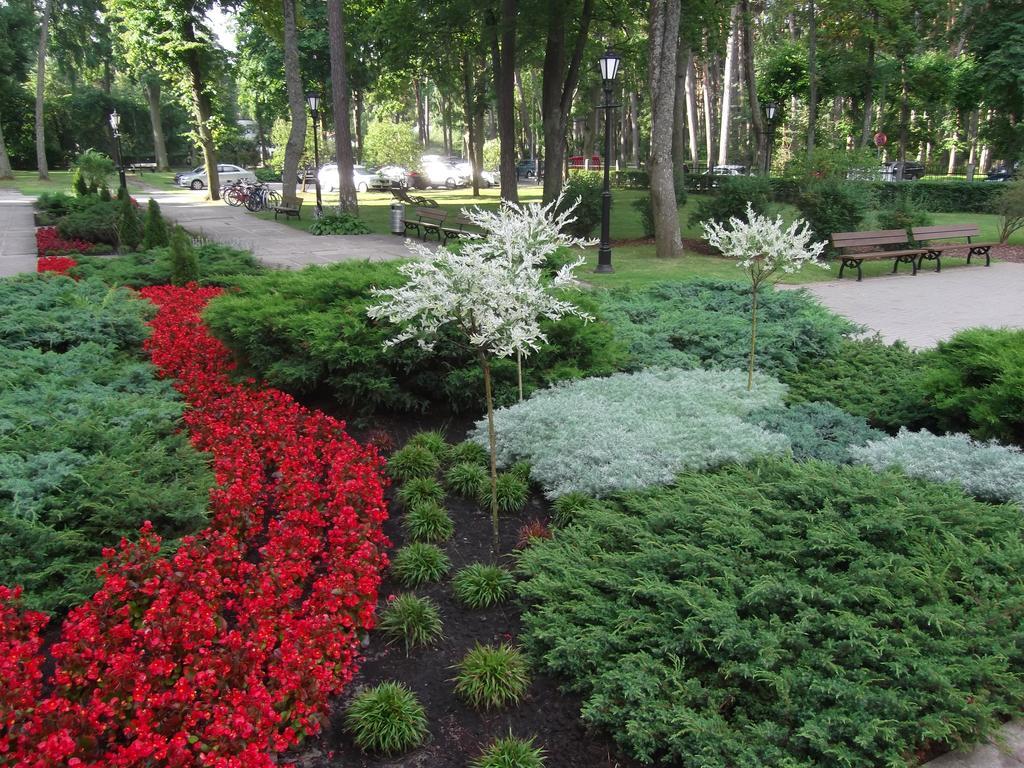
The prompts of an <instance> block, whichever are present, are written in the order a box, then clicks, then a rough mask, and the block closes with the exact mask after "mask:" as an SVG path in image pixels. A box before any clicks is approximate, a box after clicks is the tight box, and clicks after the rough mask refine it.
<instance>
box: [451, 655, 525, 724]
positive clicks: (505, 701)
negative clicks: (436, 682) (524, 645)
mask: <svg viewBox="0 0 1024 768" xmlns="http://www.w3.org/2000/svg"><path fill="white" fill-rule="evenodd" d="M456 668H457V669H458V675H457V676H456V678H455V693H457V694H458V695H459V696H460V697H461V698H462V699H463V700H465V701H466V703H467V704H469V705H470V706H471V707H473V708H474V709H481V710H486V711H490V710H492V709H502V708H503V707H506V706H508V705H510V704H518V703H519V701H520V700H521V699H522V698H523V696H524V695H525V694H526V689H527V688H528V687H529V686H530V675H529V673H528V672H527V668H526V658H525V657H524V656H523V654H522V653H521V652H520V650H519V649H518V648H514V647H513V646H511V645H508V644H507V643H502V644H501V645H480V644H479V643H478V644H477V645H476V647H474V648H473V649H472V650H470V651H469V652H468V653H466V655H465V656H464V657H463V659H462V661H460V662H459V663H458V665H457V667H456Z"/></svg>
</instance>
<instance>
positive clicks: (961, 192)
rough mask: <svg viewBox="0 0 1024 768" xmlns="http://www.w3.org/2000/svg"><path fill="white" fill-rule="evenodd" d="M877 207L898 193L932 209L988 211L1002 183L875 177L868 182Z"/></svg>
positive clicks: (946, 211)
mask: <svg viewBox="0 0 1024 768" xmlns="http://www.w3.org/2000/svg"><path fill="white" fill-rule="evenodd" d="M867 186H868V188H869V189H870V191H871V192H872V193H873V195H874V197H875V201H876V203H877V205H878V207H879V208H881V209H886V208H890V207H892V205H893V203H894V202H895V201H896V200H898V199H900V198H901V197H909V198H910V200H911V201H912V202H913V203H914V205H915V206H917V207H919V208H923V209H924V210H926V211H931V212H932V213H991V211H992V207H993V205H994V204H995V201H996V199H997V198H998V197H999V194H1000V192H1001V191H1002V189H1001V187H1002V186H1003V185H1002V184H985V183H981V182H977V181H972V182H967V181H877V182H872V183H870V184H868V185H867Z"/></svg>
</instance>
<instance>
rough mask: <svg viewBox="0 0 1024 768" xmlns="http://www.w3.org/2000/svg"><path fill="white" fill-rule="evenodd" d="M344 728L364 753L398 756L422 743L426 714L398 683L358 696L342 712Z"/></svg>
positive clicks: (387, 684)
mask: <svg viewBox="0 0 1024 768" xmlns="http://www.w3.org/2000/svg"><path fill="white" fill-rule="evenodd" d="M345 729H346V730H347V731H348V732H349V733H351V734H352V740H353V741H355V743H356V746H358V747H359V748H360V749H361V750H363V751H364V752H373V753H377V754H381V755H398V754H401V753H403V752H408V751H409V750H410V749H414V748H415V747H418V746H419V745H420V744H422V743H423V742H424V741H425V740H426V738H427V735H428V734H429V730H428V729H427V715H426V712H425V711H424V709H423V705H422V704H420V702H419V700H418V699H417V698H416V694H414V693H413V692H412V691H410V690H409V689H408V688H406V687H405V686H404V685H402V684H401V683H381V684H380V685H378V686H376V687H375V688H369V689H367V690H364V691H361V692H359V693H357V694H356V695H355V696H354V697H353V698H352V703H351V704H349V705H348V709H347V710H346V711H345Z"/></svg>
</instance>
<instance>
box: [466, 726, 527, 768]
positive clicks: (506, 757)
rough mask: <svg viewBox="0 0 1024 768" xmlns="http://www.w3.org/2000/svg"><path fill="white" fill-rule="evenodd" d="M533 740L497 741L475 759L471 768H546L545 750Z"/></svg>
mask: <svg viewBox="0 0 1024 768" xmlns="http://www.w3.org/2000/svg"><path fill="white" fill-rule="evenodd" d="M533 743H534V740H533V739H517V738H515V737H514V736H512V735H511V734H509V736H508V738H504V739H496V740H495V741H494V742H493V743H492V744H491V745H490V746H489V747H487V749H485V750H484V751H483V752H482V753H481V754H480V755H478V756H477V757H476V758H474V759H473V762H472V763H470V767H471V768H544V750H543V749H541V748H540V747H535V746H534V745H533Z"/></svg>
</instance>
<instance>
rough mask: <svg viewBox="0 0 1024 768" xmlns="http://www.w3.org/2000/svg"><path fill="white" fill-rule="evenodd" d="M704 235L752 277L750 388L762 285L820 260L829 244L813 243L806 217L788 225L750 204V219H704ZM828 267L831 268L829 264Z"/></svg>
mask: <svg viewBox="0 0 1024 768" xmlns="http://www.w3.org/2000/svg"><path fill="white" fill-rule="evenodd" d="M704 236H705V237H706V238H707V241H708V243H709V244H710V245H712V246H714V247H715V248H717V249H718V250H719V251H721V252H722V255H723V256H729V257H731V258H734V259H737V260H738V263H737V265H736V266H738V267H741V268H742V269H743V270H745V271H746V273H747V275H748V276H749V277H750V285H751V290H750V292H751V295H752V301H751V309H750V362H749V365H748V367H747V389H751V388H752V387H753V386H754V355H755V353H756V352H757V292H758V290H760V288H761V285H762V284H763V283H765V282H768V281H769V280H770V279H771V278H772V277H773V276H774V277H776V278H778V277H781V276H782V275H784V274H789V273H792V272H799V271H800V269H801V268H802V267H803V265H804V264H806V263H807V262H811V263H814V264H817V265H818V266H821V267H825V265H824V264H821V263H820V262H818V260H817V259H818V257H819V256H821V252H822V251H823V250H824V249H825V243H823V242H817V243H813V242H811V237H812V232H811V229H810V226H809V225H808V224H807V222H806V221H804V220H803V219H797V220H796V221H794V222H793V223H792V224H790V225H789V226H788V227H784V226H783V224H782V217H781V216H776V217H775V218H774V219H770V218H768V217H767V216H761V215H760V214H758V213H754V209H753V207H752V206H751V204H750V203H747V220H746V221H741V220H740V219H737V218H735V217H733V218H731V219H729V221H728V223H727V224H725V225H722V224H719V223H718V222H716V221H706V222H704ZM825 268H827V267H825Z"/></svg>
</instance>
